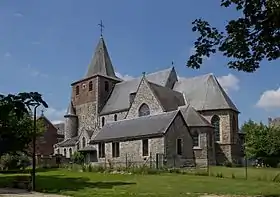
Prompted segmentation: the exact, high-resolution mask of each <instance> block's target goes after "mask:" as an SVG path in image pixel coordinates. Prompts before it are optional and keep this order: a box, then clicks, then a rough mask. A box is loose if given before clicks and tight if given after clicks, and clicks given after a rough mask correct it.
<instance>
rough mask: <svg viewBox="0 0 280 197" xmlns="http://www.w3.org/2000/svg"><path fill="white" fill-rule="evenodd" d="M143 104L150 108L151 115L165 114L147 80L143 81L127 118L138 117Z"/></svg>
mask: <svg viewBox="0 0 280 197" xmlns="http://www.w3.org/2000/svg"><path fill="white" fill-rule="evenodd" d="M143 103H146V104H147V105H148V106H149V108H150V114H151V115H154V114H158V113H160V112H163V108H162V107H161V105H160V103H159V102H158V100H157V98H156V97H155V95H154V94H153V92H152V90H151V89H150V87H149V85H148V84H147V81H146V80H145V79H143V80H142V81H141V83H140V85H139V88H138V91H137V93H136V95H135V98H134V101H133V103H132V105H131V107H130V109H129V111H128V113H127V117H126V118H128V119H129V118H135V117H138V110H139V107H140V106H141V105H142V104H143Z"/></svg>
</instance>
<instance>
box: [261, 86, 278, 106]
mask: <svg viewBox="0 0 280 197" xmlns="http://www.w3.org/2000/svg"><path fill="white" fill-rule="evenodd" d="M256 106H257V107H259V108H263V109H272V108H280V88H278V89H276V90H267V91H265V92H263V93H262V95H261V97H260V99H259V100H258V102H257V104H256Z"/></svg>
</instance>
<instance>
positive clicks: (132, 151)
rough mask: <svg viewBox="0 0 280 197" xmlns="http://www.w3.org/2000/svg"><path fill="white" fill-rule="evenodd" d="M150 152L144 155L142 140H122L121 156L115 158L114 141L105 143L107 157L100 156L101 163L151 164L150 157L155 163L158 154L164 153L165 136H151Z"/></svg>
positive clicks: (149, 140)
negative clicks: (113, 152) (113, 154)
mask: <svg viewBox="0 0 280 197" xmlns="http://www.w3.org/2000/svg"><path fill="white" fill-rule="evenodd" d="M148 142H149V153H151V156H150V155H149V156H143V155H142V140H133V141H121V142H119V143H120V157H117V158H113V156H112V143H105V155H106V156H105V158H98V163H99V164H105V163H106V165H109V163H110V162H111V163H113V164H114V166H126V165H145V164H147V165H149V164H150V157H151V158H152V160H153V163H155V160H156V154H157V153H158V154H163V153H164V138H163V137H160V138H150V139H148ZM95 147H96V148H97V147H98V146H97V145H95Z"/></svg>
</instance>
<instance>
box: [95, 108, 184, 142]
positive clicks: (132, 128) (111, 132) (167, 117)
mask: <svg viewBox="0 0 280 197" xmlns="http://www.w3.org/2000/svg"><path fill="white" fill-rule="evenodd" d="M178 113H179V111H178V110H176V111H172V112H166V113H161V114H157V115H150V116H142V117H138V118H134V119H124V120H120V121H116V122H110V123H107V124H105V125H104V127H102V128H101V129H100V132H99V133H98V134H97V135H96V136H95V138H94V139H93V140H92V141H91V142H90V143H96V142H98V141H110V140H117V139H124V138H125V139H134V138H136V137H138V138H141V137H144V136H159V135H163V134H164V133H165V132H166V130H167V129H168V127H169V125H170V124H171V123H172V121H173V120H174V118H175V117H176V115H178Z"/></svg>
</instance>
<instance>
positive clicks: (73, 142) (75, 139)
mask: <svg viewBox="0 0 280 197" xmlns="http://www.w3.org/2000/svg"><path fill="white" fill-rule="evenodd" d="M78 140H79V137H78V136H76V137H73V138H71V139H67V140H64V141H62V142H60V143H58V144H57V145H58V146H59V147H68V146H75V145H76V143H77V142H78Z"/></svg>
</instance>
